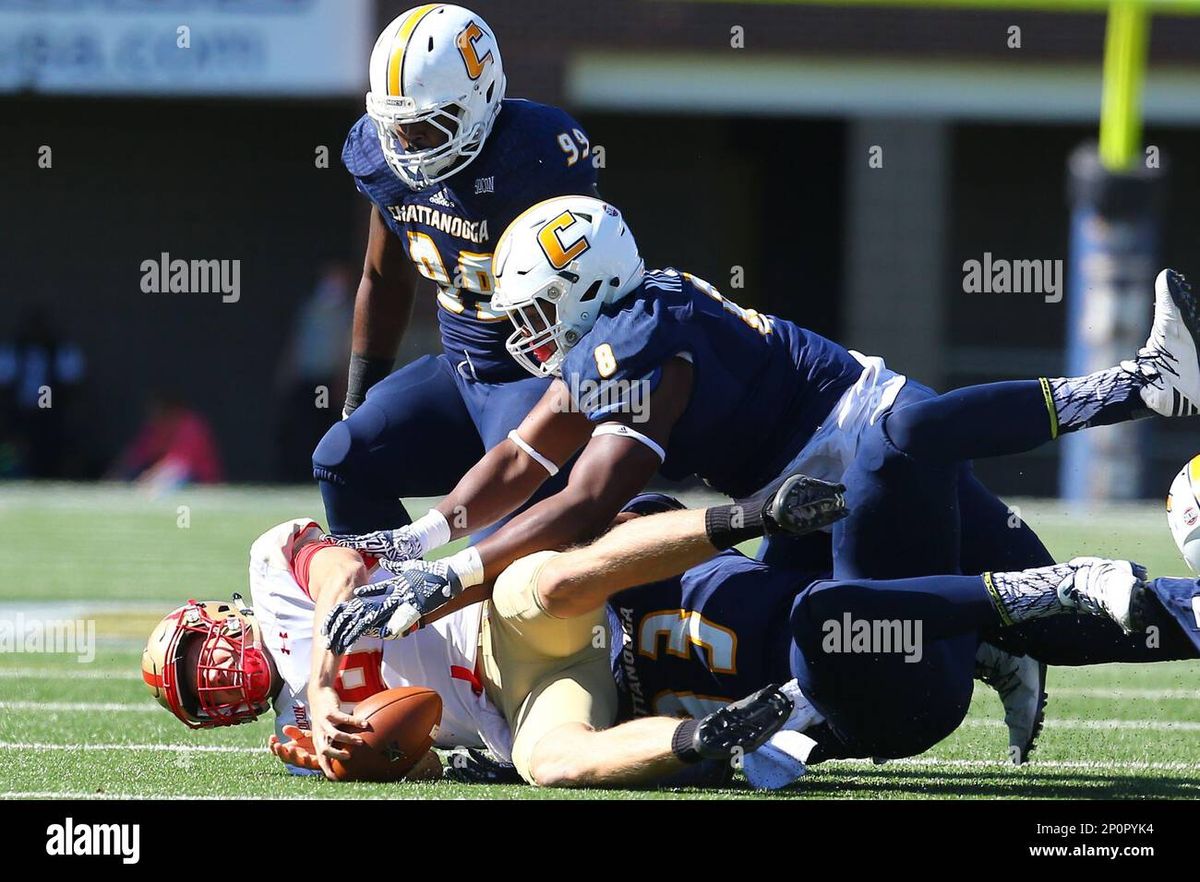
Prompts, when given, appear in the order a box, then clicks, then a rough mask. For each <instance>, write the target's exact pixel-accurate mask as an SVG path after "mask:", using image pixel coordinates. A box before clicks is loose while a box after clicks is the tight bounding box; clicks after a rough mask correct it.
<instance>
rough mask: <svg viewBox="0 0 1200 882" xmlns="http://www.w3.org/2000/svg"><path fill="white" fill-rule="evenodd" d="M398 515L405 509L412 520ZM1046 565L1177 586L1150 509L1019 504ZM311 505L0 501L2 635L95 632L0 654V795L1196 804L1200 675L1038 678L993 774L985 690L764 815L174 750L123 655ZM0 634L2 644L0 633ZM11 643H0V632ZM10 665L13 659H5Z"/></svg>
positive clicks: (235, 734) (997, 750) (997, 735)
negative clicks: (1040, 709)
mask: <svg viewBox="0 0 1200 882" xmlns="http://www.w3.org/2000/svg"><path fill="white" fill-rule="evenodd" d="M414 508H415V509H416V510H418V511H420V510H421V506H420V503H417V504H416V505H415V506H414ZM1019 508H1020V511H1021V514H1022V516H1024V517H1025V518H1026V519H1027V520H1028V521H1029V522H1030V523H1031V524H1032V525H1033V526H1034V527H1035V528H1036V529H1037V530H1038V531H1039V532H1040V533H1041V535H1042V536H1043V538H1044V539H1045V540H1046V541H1047V542H1048V544H1049V545H1050V547H1051V549H1052V550H1053V551H1054V552H1055V553H1056V554H1057V555H1058V556H1059V557H1060V558H1066V557H1070V556H1073V555H1075V554H1080V553H1085V552H1086V553H1088V554H1098V555H1106V556H1123V557H1132V558H1134V559H1136V560H1139V561H1141V562H1142V563H1144V564H1146V565H1147V566H1149V567H1150V570H1151V573H1152V574H1155V575H1183V574H1185V573H1186V567H1184V565H1183V563H1182V561H1180V560H1179V558H1178V555H1177V553H1176V551H1175V548H1174V546H1173V545H1172V543H1171V538H1170V535H1169V533H1168V530H1167V527H1166V523H1165V517H1164V516H1163V514H1162V512H1161V511H1160V509H1159V508H1158V507H1157V506H1131V507H1120V508H1115V509H1108V510H1106V511H1104V512H1103V513H1101V514H1088V515H1085V514H1083V513H1079V512H1071V511H1068V510H1066V509H1063V508H1062V507H1061V506H1058V505H1051V504H1045V503H1036V502H1032V501H1029V502H1025V503H1020V504H1019ZM320 511H321V506H320V500H319V498H318V496H317V493H316V491H315V489H313V490H310V489H307V488H303V489H284V490H279V489H267V488H242V489H204V490H200V489H195V490H187V491H181V492H180V493H178V494H177V495H175V496H172V497H169V498H158V499H150V498H147V497H144V496H141V495H139V494H138V493H137V492H136V491H133V490H130V489H126V488H116V487H104V486H97V487H77V486H71V485H42V486H35V485H24V484H17V485H4V486H0V537H2V539H0V623H3V622H4V621H5V620H8V621H12V620H13V618H14V616H15V615H16V614H17V613H21V614H22V615H24V616H26V617H32V616H38V617H42V618H48V619H50V618H52V619H68V618H69V619H76V618H78V619H88V620H92V621H95V622H96V628H97V636H98V639H97V649H96V653H95V658H94V660H92V661H90V662H88V663H80V661H78V660H77V658H76V657H75V656H74V655H65V654H47V653H30V652H24V651H3V652H0V748H5V749H6V756H7V757H8V760H7V761H6V762H5V763H3V764H0V796H3V797H7V798H21V797H33V796H71V797H89V798H125V797H135V798H136V797H247V798H257V797H297V798H345V797H352V798H365V797H372V798H396V797H406V798H484V799H521V798H546V797H553V798H603V799H612V798H620V799H639V798H654V799H661V798H697V797H704V798H721V799H766V798H771V799H813V798H853V799H860V798H889V799H891V798H920V797H941V798H974V799H979V798H997V797H1004V798H1014V797H1018V798H1019V797H1049V798H1073V799H1079V798H1138V797H1189V798H1195V797H1197V796H1200V664H1198V663H1171V664H1163V665H1154V666H1118V665H1110V666H1104V667H1096V668H1089V669H1076V670H1068V669H1055V670H1052V671H1051V673H1050V680H1049V692H1050V704H1049V708H1048V722H1047V726H1046V730H1045V732H1044V734H1043V735H1042V738H1041V741H1040V746H1039V748H1038V751H1037V752H1036V754H1034V757H1035V759H1034V760H1033V762H1031V763H1030V764H1029V765H1027V766H1025V767H1022V768H1013V767H1011V766H1008V765H1006V764H1004V762H1003V756H1004V752H1005V747H1006V736H1005V730H1004V728H1003V724H1002V723H1001V711H1000V703H999V701H998V699H997V698H996V697H995V696H994V695H993V694H992V693H991V692H990V690H987V689H986V688H981V689H979V690H977V692H976V699H975V702H974V705H973V706H972V708H971V714H970V716H969V717H968V719H967V721H966V724H965V725H964V726H963V727H962V728H961V729H960V730H959V731H958V732H957V733H955V734H954V735H953V736H952V737H951V738H949V739H947V740H946V741H944V742H943V743H941V744H939V745H938V746H937V748H936V749H934V750H933V751H930V752H929V753H928V754H926V755H924V756H922V757H920V758H918V759H915V760H911V761H906V762H894V763H888V764H886V765H882V766H876V765H873V764H871V763H862V762H837V763H827V764H823V765H819V766H816V767H814V768H813V769H811V770H810V772H809V774H808V776H807V777H805V778H803V779H801V781H800V782H798V783H797V785H795V786H794V787H793V788H791V789H789V790H786V791H782V792H778V793H774V794H771V795H770V796H764V795H762V794H757V793H755V792H753V791H751V790H749V789H748V788H745V787H740V788H739V787H735V788H732V789H729V790H723V791H707V792H703V793H701V792H697V791H690V792H688V791H684V792H661V791H653V792H617V791H589V792H586V793H564V792H557V791H556V792H553V793H548V792H545V791H538V790H535V789H533V788H527V787H471V786H464V785H453V784H449V783H438V784H422V785H418V784H412V785H355V784H333V783H328V782H324V781H316V780H312V779H300V778H292V777H290V776H288V775H287V774H285V773H284V770H283V767H282V766H281V765H280V764H279V763H278V761H276V760H275V759H274V758H273V757H272V756H271V755H270V754H268V753H267V752H266V751H265V749H264V744H265V742H266V739H267V736H268V734H269V733H270V731H271V724H270V723H269V722H268V721H266V720H262V721H259V722H258V723H256V724H253V725H248V726H241V727H238V728H235V729H228V730H223V731H210V732H189V731H187V730H185V729H184V727H182V726H181V725H179V724H178V723H177V722H176V721H175V720H174V719H172V718H171V717H169V716H168V715H167V714H166V713H164V712H163V711H162V710H161V709H160V708H159V707H158V706H157V705H156V704H155V703H154V702H153V701H152V700H151V699H150V698H149V696H148V695H147V694H146V690H145V687H144V686H143V685H142V683H141V680H140V676H139V663H138V659H139V654H140V650H141V646H142V644H143V641H144V640H145V637H146V636H147V634H148V633H149V630H150V628H151V627H152V626H153V624H154V622H155V621H157V619H158V618H159V617H160V616H161V615H162V614H164V613H165V612H166V611H167V610H168V609H170V608H172V607H173V606H176V605H178V604H179V603H181V602H182V601H184V600H186V599H187V598H188V597H197V598H206V597H219V598H224V597H228V595H229V594H230V593H231V592H232V591H235V590H240V591H243V592H244V591H246V590H247V586H246V555H247V550H248V548H249V545H250V542H251V541H252V540H253V539H254V538H255V537H256V536H257V535H258V534H259V533H261V532H262V531H263V530H265V529H266V528H267V527H270V526H272V525H273V524H275V523H278V522H280V521H282V520H285V519H287V518H291V517H301V516H305V515H315V516H319V515H320ZM0 627H3V625H2V624H0ZM10 627H11V626H10ZM9 648H11V647H9Z"/></svg>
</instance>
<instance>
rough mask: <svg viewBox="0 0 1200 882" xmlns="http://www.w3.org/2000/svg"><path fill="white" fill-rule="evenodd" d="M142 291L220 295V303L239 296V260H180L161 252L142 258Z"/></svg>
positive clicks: (239, 297)
mask: <svg viewBox="0 0 1200 882" xmlns="http://www.w3.org/2000/svg"><path fill="white" fill-rule="evenodd" d="M140 269H141V271H142V285H141V287H142V293H143V294H220V295H221V302H222V303H237V302H238V301H239V300H241V299H242V262H241V261H240V260H183V259H182V258H174V259H172V258H171V255H170V253H169V252H166V251H164V252H162V253H161V254H160V255H159V256H158V259H157V260H154V259H148V260H143V261H142V263H141V267H140Z"/></svg>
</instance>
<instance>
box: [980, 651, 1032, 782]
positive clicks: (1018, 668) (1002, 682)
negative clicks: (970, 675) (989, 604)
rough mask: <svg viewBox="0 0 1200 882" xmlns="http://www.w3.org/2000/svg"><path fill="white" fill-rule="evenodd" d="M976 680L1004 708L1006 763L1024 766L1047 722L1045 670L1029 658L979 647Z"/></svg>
mask: <svg viewBox="0 0 1200 882" xmlns="http://www.w3.org/2000/svg"><path fill="white" fill-rule="evenodd" d="M975 678H976V679H977V680H982V681H983V682H984V683H986V684H987V685H988V686H991V687H992V688H993V689H995V690H996V693H997V694H998V695H999V696H1000V701H1001V703H1002V704H1003V705H1004V722H1005V724H1006V725H1007V726H1008V750H1009V754H1008V755H1009V759H1010V760H1011V761H1012V762H1013V764H1014V765H1021V764H1022V763H1025V762H1027V761H1028V760H1029V754H1030V752H1031V751H1032V750H1033V749H1034V748H1035V747H1036V746H1037V738H1038V735H1040V734H1041V732H1042V725H1043V724H1044V723H1045V720H1046V666H1045V665H1044V664H1043V663H1042V662H1040V661H1038V660H1037V659H1035V658H1033V657H1032V656H1028V655H1024V656H1020V655H1012V654H1010V653H1007V652H1005V651H1004V650H1002V649H998V648H996V647H995V646H992V645H991V644H990V643H981V644H979V651H978V652H976V653H975Z"/></svg>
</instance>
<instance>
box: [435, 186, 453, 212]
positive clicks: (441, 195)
mask: <svg viewBox="0 0 1200 882" xmlns="http://www.w3.org/2000/svg"><path fill="white" fill-rule="evenodd" d="M429 201H430V202H432V203H433V204H434V205H440V206H442V208H453V207H454V203H453V202H451V201H450V197H449V196H447V195H446V190H445V188H444V187H443V188H442V189H441V190H438V191H437V192H436V193H434V194H433V195H432V196H430V197H429Z"/></svg>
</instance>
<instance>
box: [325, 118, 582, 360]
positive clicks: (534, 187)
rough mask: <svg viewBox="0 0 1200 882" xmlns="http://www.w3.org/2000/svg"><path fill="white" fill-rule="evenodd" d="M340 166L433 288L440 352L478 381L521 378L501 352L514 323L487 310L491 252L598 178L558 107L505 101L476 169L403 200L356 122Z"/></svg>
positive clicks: (366, 121)
mask: <svg viewBox="0 0 1200 882" xmlns="http://www.w3.org/2000/svg"><path fill="white" fill-rule="evenodd" d="M342 162H343V163H344V164H345V166H346V168H347V169H348V170H349V172H350V173H351V174H352V175H354V181H355V184H356V185H357V186H358V189H359V190H361V191H362V192H363V193H364V194H365V195H366V196H367V198H368V199H370V200H371V201H372V202H373V203H375V205H376V206H378V208H379V210H380V212H381V213H382V214H383V217H384V220H385V221H386V222H387V225H388V228H389V229H390V230H391V231H392V232H393V233H395V234H396V236H397V237H399V239H400V241H401V242H403V243H404V249H405V251H406V252H407V253H408V256H409V257H410V258H411V259H412V262H413V263H414V264H415V265H416V267H417V270H418V271H419V272H420V273H421V275H423V276H424V277H425V278H427V279H430V280H431V281H433V282H434V283H436V284H437V286H438V297H437V300H438V322H439V325H440V326H441V335H442V346H443V347H444V348H445V350H446V353H447V354H448V355H449V356H450V357H451V359H452V360H454V361H455V362H458V361H462V360H463V359H464V358H466V359H469V360H470V361H471V363H472V365H473V366H474V368H475V373H476V375H477V376H479V377H480V378H481V379H488V380H503V379H518V378H521V377H524V376H525V372H524V371H523V370H522V368H521V367H520V366H519V365H518V364H517V363H516V362H515V361H513V359H512V356H510V355H509V354H508V350H506V349H505V348H504V341H505V340H506V339H507V338H508V336H509V334H511V333H512V330H513V328H512V323H511V322H509V320H508V318H507V316H505V315H504V313H500V314H495V313H493V312H492V311H491V310H490V309H489V306H488V305H489V302H490V300H491V297H492V288H493V281H492V249H493V247H494V245H495V242H496V240H497V239H499V238H500V234H501V233H503V232H504V229H505V227H507V226H508V225H509V224H510V223H511V222H512V221H513V219H514V218H515V217H516V216H517V215H518V214H520V213H521V212H523V211H524V210H525V209H527V208H529V207H530V206H531V205H534V204H536V203H538V202H541V201H543V200H545V199H552V198H554V197H555V196H568V195H585V196H591V195H593V194H594V191H595V186H596V168H595V166H594V165H593V164H592V156H591V147H590V145H589V143H588V139H587V135H586V134H585V133H584V131H583V129H582V127H580V125H579V123H577V122H576V121H575V120H574V119H572V118H571V117H570V116H569V115H568V114H567V113H565V112H564V111H562V110H559V109H558V108H557V107H549V106H547V105H545V104H536V103H534V102H532V101H525V100H522V99H508V100H505V101H504V102H502V105H501V109H500V114H499V116H497V117H496V123H495V125H494V126H493V128H492V131H491V134H490V135H489V136H488V139H487V141H486V142H485V143H484V145H483V150H482V151H481V152H480V154H479V155H478V156H477V157H475V159H474V160H472V161H471V162H470V163H469V164H468V165H467V166H466V167H464V168H463V169H461V170H460V171H458V172H456V173H455V174H453V175H452V176H450V177H449V178H447V179H446V180H444V181H441V182H440V183H437V184H434V185H432V186H430V187H426V188H425V189H423V190H411V189H409V187H408V186H407V185H406V184H405V183H404V182H403V181H401V180H400V178H399V177H397V176H396V175H395V173H393V172H392V170H391V169H390V168H389V167H388V165H387V162H386V161H385V160H384V157H383V151H382V150H381V149H380V146H379V137H378V135H377V134H376V130H375V125H374V123H372V122H371V119H370V117H369V116H366V115H365V114H364V115H363V117H362V118H361V119H359V121H358V122H357V123H355V124H354V128H352V129H351V130H350V136H349V137H348V138H347V139H346V145H345V147H344V148H343V149H342Z"/></svg>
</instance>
